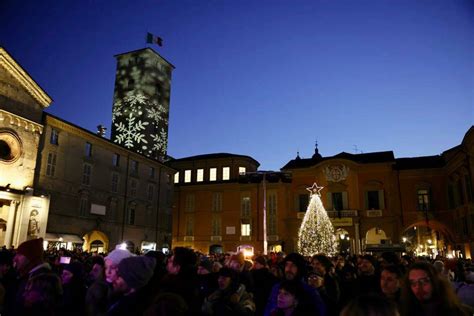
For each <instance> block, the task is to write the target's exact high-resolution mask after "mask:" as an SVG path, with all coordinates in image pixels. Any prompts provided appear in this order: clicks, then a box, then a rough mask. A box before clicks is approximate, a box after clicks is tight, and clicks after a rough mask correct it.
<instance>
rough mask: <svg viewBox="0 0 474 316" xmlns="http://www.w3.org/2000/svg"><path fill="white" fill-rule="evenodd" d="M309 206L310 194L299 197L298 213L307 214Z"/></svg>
mask: <svg viewBox="0 0 474 316" xmlns="http://www.w3.org/2000/svg"><path fill="white" fill-rule="evenodd" d="M308 204H309V194H300V195H298V212H306V210H307V209H308Z"/></svg>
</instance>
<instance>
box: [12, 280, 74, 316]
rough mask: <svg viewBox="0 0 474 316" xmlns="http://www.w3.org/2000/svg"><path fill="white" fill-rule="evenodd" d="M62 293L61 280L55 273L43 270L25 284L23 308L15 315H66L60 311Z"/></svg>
mask: <svg viewBox="0 0 474 316" xmlns="http://www.w3.org/2000/svg"><path fill="white" fill-rule="evenodd" d="M62 293H63V290H62V286H61V280H60V278H59V277H58V276H57V275H56V274H55V273H52V272H43V273H39V274H35V275H34V276H32V277H31V278H29V279H28V281H27V283H26V285H25V289H24V291H23V306H22V310H21V312H20V313H19V314H15V315H22V316H56V315H58V316H60V315H64V314H63V313H61V312H60V311H59V307H60V304H61V296H62ZM68 314H69V313H68ZM68 314H66V315H68Z"/></svg>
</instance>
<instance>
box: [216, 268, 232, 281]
mask: <svg viewBox="0 0 474 316" xmlns="http://www.w3.org/2000/svg"><path fill="white" fill-rule="evenodd" d="M218 275H219V276H223V277H228V278H231V279H232V280H235V278H236V273H235V271H234V270H232V269H231V268H228V267H223V268H221V269H220V270H219V273H218Z"/></svg>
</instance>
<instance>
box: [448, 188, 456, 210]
mask: <svg viewBox="0 0 474 316" xmlns="http://www.w3.org/2000/svg"><path fill="white" fill-rule="evenodd" d="M448 205H449V208H450V209H452V208H455V207H456V205H455V201H454V187H453V185H452V184H448Z"/></svg>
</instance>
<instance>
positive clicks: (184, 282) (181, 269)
mask: <svg viewBox="0 0 474 316" xmlns="http://www.w3.org/2000/svg"><path fill="white" fill-rule="evenodd" d="M166 270H167V271H168V274H167V275H165V276H164V277H163V279H162V280H161V282H160V286H159V289H160V291H159V293H160V294H161V293H174V294H177V295H179V296H181V297H182V298H183V299H184V301H185V302H186V304H188V313H189V315H196V314H195V313H196V311H197V313H199V310H200V309H201V305H200V302H199V290H198V280H197V255H196V253H195V252H194V251H193V250H192V249H189V248H185V247H176V248H174V249H173V253H172V255H171V257H169V258H168V262H167V264H166Z"/></svg>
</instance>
